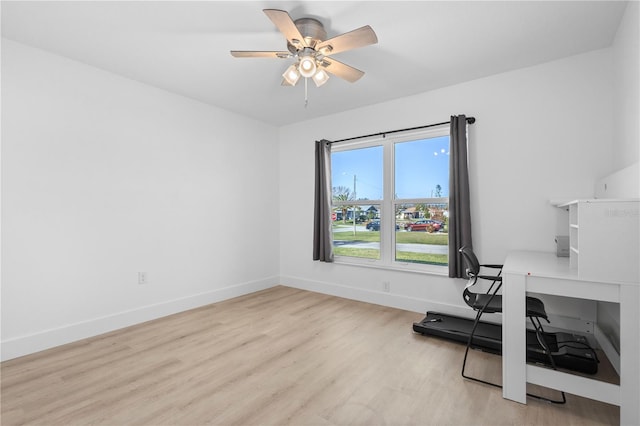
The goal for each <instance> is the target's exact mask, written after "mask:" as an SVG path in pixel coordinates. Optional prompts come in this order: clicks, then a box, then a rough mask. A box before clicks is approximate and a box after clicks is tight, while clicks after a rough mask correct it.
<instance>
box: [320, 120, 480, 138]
mask: <svg viewBox="0 0 640 426" xmlns="http://www.w3.org/2000/svg"><path fill="white" fill-rule="evenodd" d="M475 122H476V118H475V117H467V123H469V124H473V123H475ZM450 123H451V121H443V122H442V123H435V124H427V125H426V126H418V127H408V128H406V129H399V130H390V131H388V132H380V133H372V134H370V135H364V136H356V137H353V138H346V139H340V140H337V141H331V143H338V142H347V141H352V140H355V139H364V138H370V137H373V136H382V137H385V136H386V135H389V134H391V133H399V132H407V131H409V130H419V129H426V128H429V127H436V126H442V125H444V124H450Z"/></svg>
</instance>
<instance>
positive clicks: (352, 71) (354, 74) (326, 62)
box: [322, 58, 364, 83]
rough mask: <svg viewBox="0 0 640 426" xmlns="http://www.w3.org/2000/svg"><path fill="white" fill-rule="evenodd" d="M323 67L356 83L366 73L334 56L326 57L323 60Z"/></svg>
mask: <svg viewBox="0 0 640 426" xmlns="http://www.w3.org/2000/svg"><path fill="white" fill-rule="evenodd" d="M322 67H323V68H324V69H325V70H327V71H328V72H330V73H331V74H333V75H335V76H336V77H340V78H342V79H344V80H347V81H348V82H350V83H355V82H356V81H358V80H359V79H360V77H362V76H363V75H364V71H360V70H359V69H357V68H354V67H352V66H349V65H346V64H343V63H342V62H339V61H336V60H335V59H333V58H324V59H323V60H322Z"/></svg>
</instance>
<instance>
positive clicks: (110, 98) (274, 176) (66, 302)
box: [2, 39, 279, 359]
mask: <svg viewBox="0 0 640 426" xmlns="http://www.w3.org/2000/svg"><path fill="white" fill-rule="evenodd" d="M277 186H278V157H277V129H276V128H275V127H271V126H268V125H265V124H262V123H259V122H256V121H253V120H249V119H246V118H243V117H241V116H238V115H234V114H231V113H229V112H226V111H224V110H220V109H216V108H212V107H210V106H206V105H204V104H201V103H198V102H196V101H192V100H190V99H186V98H183V97H180V96H176V95H173V94H170V93H168V92H165V91H162V90H158V89H154V88H151V87H149V86H145V85H142V84H139V83H137V82H134V81H131V80H127V79H124V78H120V77H118V76H116V75H114V74H110V73H107V72H104V71H101V70H98V69H95V68H92V67H89V66H85V65H83V64H80V63H78V62H74V61H71V60H67V59H64V58H62V57H59V56H55V55H51V54H49V53H45V52H43V51H40V50H35V49H32V48H29V47H26V46H24V45H21V44H18V43H15V42H12V41H9V40H5V39H3V40H2V224H3V229H2V230H3V233H2V346H3V347H2V355H3V358H4V359H7V358H11V357H14V356H18V355H21V354H24V353H28V352H33V351H36V350H39V349H43V348H46V347H49V346H54V345H58V344H61V343H65V342H68V341H72V340H76V339H79V338H82V337H86V336H91V335H95V334H99V333H100V332H103V331H107V330H111V329H116V328H119V327H122V326H125V325H129V324H133V323H136V322H140V321H143V320H147V319H151V318H155V317H158V316H162V315H166V314H169V313H172V312H176V311H180V310H183V309H187V308H190V307H193V306H199V305H201V304H205V303H211V302H212V301H216V300H220V299H224V298H228V297H232V296H237V295H240V294H243V293H246V292H251V291H255V290H257V289H261V288H265V287H269V286H272V285H275V284H276V283H277V281H278V244H277V241H278V233H279V230H278V196H277V194H278V189H277ZM138 271H144V272H147V274H148V284H147V285H138V283H137V273H138Z"/></svg>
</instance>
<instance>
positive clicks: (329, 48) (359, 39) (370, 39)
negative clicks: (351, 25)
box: [315, 25, 378, 56]
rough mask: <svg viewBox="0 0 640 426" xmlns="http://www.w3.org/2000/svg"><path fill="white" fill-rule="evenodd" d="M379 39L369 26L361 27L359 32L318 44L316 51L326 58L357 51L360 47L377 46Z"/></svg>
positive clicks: (351, 32) (350, 32)
mask: <svg viewBox="0 0 640 426" xmlns="http://www.w3.org/2000/svg"><path fill="white" fill-rule="evenodd" d="M377 42H378V37H377V36H376V33H375V32H374V31H373V29H372V28H371V27H370V26H369V25H365V26H364V27H360V28H358V29H357V30H353V31H349V32H348V33H344V34H341V35H339V36H335V37H333V38H330V39H329V40H325V41H323V42H321V43H318V44H317V45H316V47H315V49H316V50H317V51H318V52H321V53H323V54H324V55H325V56H327V55H333V54H335V53H340V52H344V51H346V50H351V49H357V48H358V47H364V46H368V45H370V44H376V43H377Z"/></svg>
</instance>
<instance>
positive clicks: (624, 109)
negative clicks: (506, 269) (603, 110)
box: [597, 1, 640, 349]
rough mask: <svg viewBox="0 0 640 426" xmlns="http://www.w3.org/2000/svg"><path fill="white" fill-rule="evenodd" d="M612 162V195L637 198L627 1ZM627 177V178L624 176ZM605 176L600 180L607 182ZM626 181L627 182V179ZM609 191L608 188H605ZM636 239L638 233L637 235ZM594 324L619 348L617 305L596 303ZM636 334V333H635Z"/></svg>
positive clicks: (636, 125)
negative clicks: (614, 188) (613, 188)
mask: <svg viewBox="0 0 640 426" xmlns="http://www.w3.org/2000/svg"><path fill="white" fill-rule="evenodd" d="M612 51H613V65H614V66H613V75H614V78H613V114H614V116H613V124H614V127H613V140H612V143H611V150H612V153H613V161H612V164H611V167H610V168H609V169H608V170H606V171H605V173H604V175H605V176H606V175H611V174H612V173H616V174H617V175H618V178H617V179H616V180H615V182H616V184H617V186H618V188H616V190H615V195H614V196H616V197H638V187H639V186H640V184H639V183H638V162H639V161H640V118H639V117H640V77H639V76H640V3H639V2H637V1H632V2H628V3H627V8H626V10H625V13H624V16H623V17H622V21H621V22H620V26H619V27H618V31H617V33H616V38H615V40H614V43H613V46H612ZM614 176H615V175H614ZM629 176H631V178H630V179H628V177H629ZM607 180H608V179H604V181H607ZM627 180H629V181H627ZM609 191H610V192H613V191H611V188H609ZM638 237H639V238H640V236H638ZM597 320H598V325H599V326H600V328H601V329H602V332H603V333H604V334H606V335H607V336H608V337H609V339H610V340H611V342H612V343H613V345H614V346H615V348H616V349H619V348H620V305H619V304H613V303H606V302H601V303H598V316H597ZM639 337H640V336H639Z"/></svg>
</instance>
